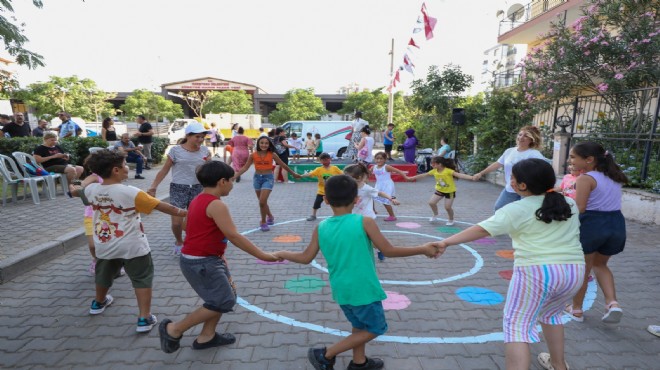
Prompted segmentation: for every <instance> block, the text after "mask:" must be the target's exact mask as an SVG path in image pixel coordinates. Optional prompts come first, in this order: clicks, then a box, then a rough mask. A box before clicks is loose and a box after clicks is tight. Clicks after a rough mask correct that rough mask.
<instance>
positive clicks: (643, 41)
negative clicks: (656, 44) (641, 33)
mask: <svg viewBox="0 0 660 370" xmlns="http://www.w3.org/2000/svg"><path fill="white" fill-rule="evenodd" d="M649 42H651V39H644V40H642V41H641V43H642V44H648V43H649Z"/></svg>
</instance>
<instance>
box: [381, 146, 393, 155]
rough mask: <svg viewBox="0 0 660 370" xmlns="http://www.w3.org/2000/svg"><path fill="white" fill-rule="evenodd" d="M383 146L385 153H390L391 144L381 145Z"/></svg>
mask: <svg viewBox="0 0 660 370" xmlns="http://www.w3.org/2000/svg"><path fill="white" fill-rule="evenodd" d="M383 145H384V146H385V153H389V152H391V151H392V144H383Z"/></svg>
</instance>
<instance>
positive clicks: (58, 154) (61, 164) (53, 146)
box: [33, 131, 83, 184]
mask: <svg viewBox="0 0 660 370" xmlns="http://www.w3.org/2000/svg"><path fill="white" fill-rule="evenodd" d="M43 140H44V143H43V144H41V145H39V146H38V147H36V148H35V149H34V153H33V155H34V159H36V160H37V163H39V164H40V165H41V166H42V167H43V168H44V169H45V170H46V171H48V172H55V173H61V174H64V175H65V176H66V179H67V180H68V181H69V184H72V183H73V181H74V180H77V179H78V178H79V177H80V175H82V173H83V168H82V166H74V165H71V164H69V160H70V159H71V158H70V156H69V154H67V153H64V150H63V149H62V147H60V146H59V145H57V132H54V131H46V132H45V133H44V139H43Z"/></svg>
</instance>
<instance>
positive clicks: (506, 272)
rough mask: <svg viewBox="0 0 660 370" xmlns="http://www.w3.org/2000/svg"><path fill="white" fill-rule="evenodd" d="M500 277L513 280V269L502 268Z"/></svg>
mask: <svg viewBox="0 0 660 370" xmlns="http://www.w3.org/2000/svg"><path fill="white" fill-rule="evenodd" d="M499 274H500V277H501V278H502V279H504V280H511V276H513V270H502V271H500V272H499Z"/></svg>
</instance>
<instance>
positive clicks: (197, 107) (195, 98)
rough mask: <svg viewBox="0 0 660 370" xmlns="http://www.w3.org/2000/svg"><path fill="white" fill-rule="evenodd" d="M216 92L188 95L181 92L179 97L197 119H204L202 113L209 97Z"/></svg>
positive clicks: (192, 92)
mask: <svg viewBox="0 0 660 370" xmlns="http://www.w3.org/2000/svg"><path fill="white" fill-rule="evenodd" d="M213 92H214V91H190V92H187V93H184V92H181V91H179V95H181V96H182V97H183V100H184V101H185V102H186V104H187V105H188V107H190V109H192V111H193V113H194V114H195V117H202V111H204V106H205V105H206V103H207V101H208V99H209V96H210V94H211V93H213Z"/></svg>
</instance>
